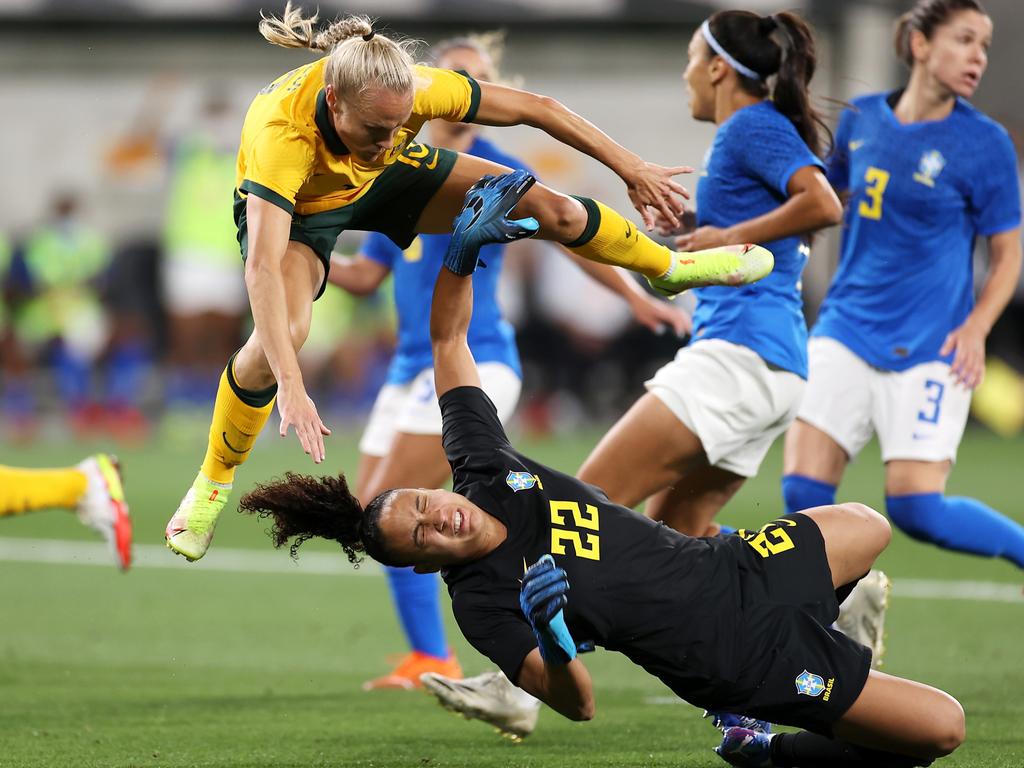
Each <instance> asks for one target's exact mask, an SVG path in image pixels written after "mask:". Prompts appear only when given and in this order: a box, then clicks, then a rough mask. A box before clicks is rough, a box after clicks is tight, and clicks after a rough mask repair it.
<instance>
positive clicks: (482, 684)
mask: <svg viewBox="0 0 1024 768" xmlns="http://www.w3.org/2000/svg"><path fill="white" fill-rule="evenodd" d="M420 682H422V683H423V687H424V688H426V689H427V690H428V691H430V692H431V693H432V694H434V696H435V697H437V700H438V702H440V704H441V706H442V707H444V708H445V709H447V710H450V711H452V712H456V713H458V714H460V715H462V716H463V717H465V718H466V719H467V720H483V721H484V722H485V723H490V724H491V725H493V726H494V727H495V728H497V729H498V730H499V731H500V732H501V733H502V734H503V735H505V736H509V737H511V738H512V739H513V740H519V739H522V738H525V737H526V736H529V735H530V734H531V733H532V732H533V729H534V728H535V727H536V725H537V715H538V713H539V712H540V701H539V700H538V699H535V698H534V697H533V696H531V695H530V694H528V693H527V692H526V691H524V690H522V689H521V688H517V687H516V686H514V685H513V684H512V683H511V682H510V681H509V679H508V678H507V677H505V675H504V674H503V673H501V672H484V673H483V674H482V675H477V676H476V677H466V678H463V679H462V680H454V679H452V678H450V677H444V676H443V675H439V674H437V673H436V672H425V673H424V674H422V675H420Z"/></svg>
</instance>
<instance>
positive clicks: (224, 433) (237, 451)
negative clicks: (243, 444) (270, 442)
mask: <svg viewBox="0 0 1024 768" xmlns="http://www.w3.org/2000/svg"><path fill="white" fill-rule="evenodd" d="M243 434H244V433H243ZM220 436H221V439H222V440H223V441H224V445H226V446H227V447H228V448H230V449H231V450H232V451H234V452H235V453H237V454H240V455H241V454H243V453H248V452H249V451H251V450H252V448H246V449H245V450H244V451H240V450H238V449H237V448H235V446H233V445H232V444H231V443H229V442H228V433H227V432H221V433H220ZM247 437H253V435H247Z"/></svg>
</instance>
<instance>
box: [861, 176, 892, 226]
mask: <svg viewBox="0 0 1024 768" xmlns="http://www.w3.org/2000/svg"><path fill="white" fill-rule="evenodd" d="M864 181H866V182H867V184H868V186H867V188H866V189H865V190H864V194H866V195H867V196H868V198H869V199H870V201H871V202H870V203H869V202H868V201H867V200H861V201H860V206H859V207H858V208H857V212H858V213H859V214H860V215H861V216H863V217H864V218H865V219H874V220H875V221H878V220H879V219H880V218H882V195H884V194H885V188H886V187H887V186H889V172H888V171H883V170H882V169H881V168H875V167H874V166H869V167H868V170H867V172H865V174H864Z"/></svg>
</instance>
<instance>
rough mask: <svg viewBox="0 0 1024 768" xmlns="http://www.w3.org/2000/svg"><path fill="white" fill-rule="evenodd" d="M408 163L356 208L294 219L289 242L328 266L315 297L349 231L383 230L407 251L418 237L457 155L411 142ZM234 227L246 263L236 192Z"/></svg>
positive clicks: (380, 180)
mask: <svg viewBox="0 0 1024 768" xmlns="http://www.w3.org/2000/svg"><path fill="white" fill-rule="evenodd" d="M402 157H403V158H405V160H404V161H401V160H400V161H396V162H394V163H392V164H391V165H390V166H388V168H387V170H385V171H384V172H383V173H382V174H381V175H380V176H378V177H377V178H376V179H374V181H373V184H371V185H370V189H369V190H367V192H366V194H365V195H363V196H362V197H360V198H359V199H358V200H356V201H355V202H354V203H352V204H351V205H346V206H345V207H344V208H337V209H335V210H333V211H323V212H322V213H312V214H309V215H308V216H302V215H299V214H294V215H293V216H292V228H291V233H290V234H289V236H288V239H289V240H294V241H296V242H299V243H304V244H305V245H308V246H309V247H310V248H312V249H313V252H314V253H315V254H316V255H317V256H318V257H319V258H320V260H321V261H322V262H323V264H324V282H323V284H322V285H321V286H320V290H319V291H318V292H317V295H316V298H320V295H321V294H322V293H323V292H324V288H325V287H326V286H327V271H328V270H329V269H330V265H331V252H332V251H333V250H334V244H335V242H336V241H337V239H338V236H339V235H340V234H341V233H342V232H344V231H345V230H346V229H355V230H361V231H365V232H380V233H382V234H384V235H387V236H388V237H389V238H391V240H392V241H393V242H394V243H395V245H397V246H398V247H399V248H401V249H402V250H405V249H406V248H408V247H409V246H410V245H411V244H412V241H413V240H415V239H416V222H417V221H419V218H420V214H421V213H423V209H424V208H426V206H427V203H429V202H430V199H431V198H432V197H433V196H434V193H435V192H437V190H438V189H440V187H441V185H442V184H444V182H445V180H446V179H447V178H448V175H449V174H450V173H451V171H452V168H453V167H455V161H456V159H458V153H457V152H453V151H452V150H450V149H440V148H437V147H430V146H427V145H426V144H417V143H416V142H412V143H411V144H409V146H408V147H406V148H405V151H404V152H402ZM234 215H235V226H237V227H238V244H239V247H240V248H241V251H242V260H243V261H245V258H246V256H247V255H248V250H249V231H248V227H247V224H246V213H245V198H244V197H242V196H241V195H240V194H239V193H238V190H235V202H234Z"/></svg>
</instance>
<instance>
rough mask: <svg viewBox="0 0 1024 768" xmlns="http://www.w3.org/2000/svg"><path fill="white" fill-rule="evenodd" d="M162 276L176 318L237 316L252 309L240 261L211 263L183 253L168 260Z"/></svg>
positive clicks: (163, 267) (170, 307) (168, 300)
mask: <svg viewBox="0 0 1024 768" xmlns="http://www.w3.org/2000/svg"><path fill="white" fill-rule="evenodd" d="M161 277H162V279H163V296H164V302H165V303H166V305H167V309H168V311H169V312H170V313H171V314H172V315H198V314H201V313H203V312H219V313H221V314H225V315H237V314H241V313H242V312H245V309H246V307H248V306H249V294H248V292H247V291H246V289H245V271H244V267H243V266H242V262H241V261H240V260H239V261H238V263H236V264H223V263H220V262H213V263H210V262H209V261H204V260H203V259H201V258H190V257H189V256H188V255H185V254H179V255H178V256H177V257H174V256H172V257H170V258H166V259H164V261H163V265H162V267H161Z"/></svg>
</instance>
